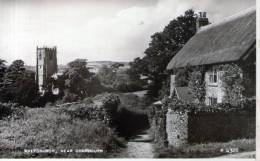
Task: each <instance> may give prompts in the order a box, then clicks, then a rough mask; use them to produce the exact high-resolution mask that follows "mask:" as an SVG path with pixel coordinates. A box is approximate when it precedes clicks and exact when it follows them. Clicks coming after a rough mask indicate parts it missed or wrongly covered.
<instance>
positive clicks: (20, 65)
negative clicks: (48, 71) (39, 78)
mask: <svg viewBox="0 0 260 161" xmlns="http://www.w3.org/2000/svg"><path fill="white" fill-rule="evenodd" d="M38 96H39V95H38V93H37V85H36V83H35V78H34V73H33V72H31V71H26V70H25V68H24V62H23V61H22V60H15V61H14V62H13V63H12V64H11V65H10V66H9V67H8V68H7V69H6V70H5V73H4V75H3V79H2V85H1V88H0V100H1V101H2V102H17V103H19V104H21V105H27V106H34V105H35V104H36V100H37V99H38Z"/></svg>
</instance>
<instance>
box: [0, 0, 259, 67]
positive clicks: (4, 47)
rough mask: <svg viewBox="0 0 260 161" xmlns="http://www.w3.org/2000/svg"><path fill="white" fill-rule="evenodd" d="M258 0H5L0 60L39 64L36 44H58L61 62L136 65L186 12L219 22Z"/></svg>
mask: <svg viewBox="0 0 260 161" xmlns="http://www.w3.org/2000/svg"><path fill="white" fill-rule="evenodd" d="M251 6H255V0H0V21H1V23H0V58H1V59H4V60H6V61H7V62H8V64H9V63H11V62H12V61H13V60H15V59H22V60H24V61H25V63H26V64H27V65H34V64H35V57H36V56H35V53H36V46H37V45H38V46H43V45H45V46H46V45H47V46H50V47H51V46H57V50H58V63H59V64H67V63H68V62H69V61H72V60H74V59H76V58H85V59H88V60H89V61H93V60H112V61H131V60H133V59H134V58H135V57H139V56H140V57H142V56H143V51H144V50H145V49H146V48H147V47H148V43H149V41H150V36H151V35H152V34H153V33H155V32H159V31H162V30H163V27H164V26H165V25H167V24H168V23H169V21H170V20H172V19H174V18H175V17H176V16H179V15H180V14H183V13H184V11H185V10H187V9H190V8H193V9H194V10H203V11H206V12H208V17H209V19H210V22H213V23H214V22H217V21H220V20H221V19H223V18H224V17H227V16H230V15H233V14H235V13H237V12H239V11H241V10H243V9H246V8H249V7H251Z"/></svg>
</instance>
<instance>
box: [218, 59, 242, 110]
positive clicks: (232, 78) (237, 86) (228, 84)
mask: <svg viewBox="0 0 260 161" xmlns="http://www.w3.org/2000/svg"><path fill="white" fill-rule="evenodd" d="M219 68H220V70H222V71H224V73H223V75H222V77H221V80H222V82H223V87H224V89H225V96H224V101H225V102H228V103H231V104H233V105H237V103H238V102H239V100H241V99H242V98H243V91H244V90H245V88H244V82H245V81H246V78H243V71H242V69H241V68H240V67H239V66H238V65H236V64H225V65H221V66H220V67H219Z"/></svg>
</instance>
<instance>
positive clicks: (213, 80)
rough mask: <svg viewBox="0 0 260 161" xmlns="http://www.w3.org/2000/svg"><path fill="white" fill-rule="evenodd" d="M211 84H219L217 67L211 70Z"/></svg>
mask: <svg viewBox="0 0 260 161" xmlns="http://www.w3.org/2000/svg"><path fill="white" fill-rule="evenodd" d="M209 84H210V85H217V84H218V71H217V70H215V69H213V70H212V71H210V72H209Z"/></svg>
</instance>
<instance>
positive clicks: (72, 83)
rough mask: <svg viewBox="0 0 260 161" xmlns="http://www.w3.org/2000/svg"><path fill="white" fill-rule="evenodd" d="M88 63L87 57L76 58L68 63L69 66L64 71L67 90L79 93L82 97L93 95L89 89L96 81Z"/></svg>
mask: <svg viewBox="0 0 260 161" xmlns="http://www.w3.org/2000/svg"><path fill="white" fill-rule="evenodd" d="M86 65H87V61H86V59H76V60H74V61H72V62H70V63H68V67H69V68H68V69H67V70H66V71H65V72H64V80H65V81H64V82H65V87H64V88H65V90H67V92H70V93H72V94H75V95H77V96H78V97H79V98H80V99H83V98H84V97H87V96H91V95H93V93H91V91H90V90H89V89H90V88H91V85H93V81H96V79H93V78H94V74H93V73H91V72H89V70H88V68H87V67H86Z"/></svg>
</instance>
